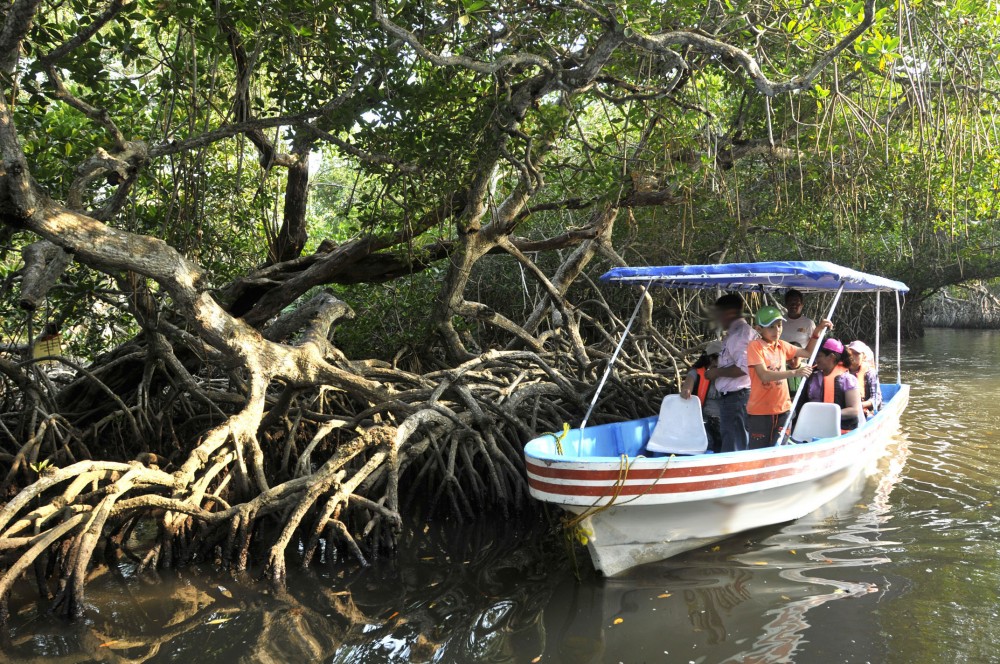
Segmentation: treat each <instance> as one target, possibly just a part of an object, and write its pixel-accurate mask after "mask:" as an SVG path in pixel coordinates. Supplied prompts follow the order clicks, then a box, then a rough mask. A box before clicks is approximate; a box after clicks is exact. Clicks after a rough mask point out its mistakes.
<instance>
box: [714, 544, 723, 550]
mask: <svg viewBox="0 0 1000 664" xmlns="http://www.w3.org/2000/svg"><path fill="white" fill-rule="evenodd" d="M721 549H722V547H721V546H719V545H715V546H713V547H712V551H719V550H721Z"/></svg>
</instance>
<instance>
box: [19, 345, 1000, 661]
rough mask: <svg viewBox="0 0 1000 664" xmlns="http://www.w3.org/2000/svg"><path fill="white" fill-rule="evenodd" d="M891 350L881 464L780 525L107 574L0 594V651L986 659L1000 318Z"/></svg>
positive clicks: (993, 625) (203, 656) (468, 543)
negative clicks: (227, 569) (296, 569)
mask: <svg viewBox="0 0 1000 664" xmlns="http://www.w3.org/2000/svg"><path fill="white" fill-rule="evenodd" d="M890 352H891V349H890ZM904 357H905V360H904V369H905V370H904V380H905V381H907V382H910V383H911V384H912V385H913V393H912V398H911V402H910V408H909V410H908V411H907V413H906V414H905V415H904V421H903V428H902V433H901V434H900V435H899V436H898V437H897V438H896V439H895V440H893V441H891V442H890V443H889V445H888V448H887V453H886V455H885V456H884V457H883V459H882V461H881V463H880V465H879V468H878V471H877V472H876V473H874V474H873V475H871V476H870V477H868V478H867V479H865V480H863V481H861V482H859V485H858V487H857V488H856V490H854V491H853V492H850V493H849V494H845V495H844V496H843V498H842V499H841V500H839V501H837V502H836V503H835V504H831V505H829V506H827V507H826V508H825V509H823V510H822V511H821V512H818V513H815V514H813V515H810V516H809V517H807V518H804V519H801V520H799V521H797V522H795V523H792V524H786V525H784V526H776V527H773V528H767V529H763V530H759V531H755V532H753V533H749V534H746V535H743V536H738V537H734V538H732V539H730V540H727V541H725V542H722V543H721V544H720V545H718V546H716V547H710V548H706V549H704V550H699V551H693V552H690V553H689V554H686V555H684V556H681V557H679V558H675V559H673V560H670V561H666V562H663V563H659V564H655V565H648V566H645V567H642V568H639V569H637V570H633V572H631V573H630V574H628V575H627V576H625V577H623V578H619V579H613V580H603V579H600V578H597V577H596V576H595V575H594V574H593V572H592V570H591V569H590V567H589V563H588V562H587V560H586V555H585V553H584V552H583V551H582V550H581V551H578V553H579V558H578V560H577V563H576V564H574V561H573V558H572V557H571V555H570V553H569V550H568V549H567V547H566V546H565V543H564V542H563V541H562V539H561V538H560V537H558V536H553V535H551V534H549V533H547V532H546V531H545V529H544V528H542V527H535V528H511V529H510V530H509V531H504V530H502V529H499V530H498V529H497V528H496V527H484V526H481V527H476V528H470V527H468V526H466V527H463V528H455V527H450V526H449V527H443V528H441V529H432V530H430V531H429V532H428V533H426V534H421V535H420V536H418V537H415V538H412V542H413V544H412V545H411V546H410V547H409V548H408V549H407V550H406V551H403V552H401V555H400V556H399V558H398V559H397V561H396V562H394V563H391V564H390V563H382V564H379V565H376V566H375V567H373V568H371V569H368V570H365V571H363V572H360V573H357V574H352V575H347V576H341V575H338V574H334V573H331V572H324V571H322V570H317V571H315V572H309V573H304V572H301V573H298V574H297V575H293V578H292V579H291V580H290V582H289V585H288V588H287V590H286V591H283V592H280V593H279V592H274V591H270V590H268V588H267V586H264V585H261V584H254V583H252V582H250V583H243V582H241V580H238V579H233V578H231V577H229V576H226V575H220V574H218V573H215V572H213V571H211V570H198V569H193V570H186V571H184V572H183V573H181V574H160V575H158V576H155V577H154V576H148V577H142V578H125V577H122V576H120V575H118V574H112V573H110V572H106V573H104V574H103V575H101V576H99V577H98V578H96V579H94V580H93V581H92V582H91V584H90V586H89V589H90V590H89V594H88V601H89V603H90V608H89V610H88V613H87V617H86V619H85V620H83V621H79V622H77V623H73V624H68V623H65V622H63V621H61V620H57V619H54V618H52V617H50V616H48V615H46V614H45V613H44V611H41V610H40V608H39V607H37V606H36V605H34V604H32V603H24V602H23V600H22V603H20V604H17V602H16V601H15V603H14V605H13V606H12V608H13V609H14V610H15V612H16V614H15V616H14V620H13V630H12V632H11V633H10V634H9V635H8V636H6V637H5V638H6V639H8V640H7V641H6V642H5V643H3V644H2V651H0V660H2V659H3V658H4V657H6V658H7V659H9V660H11V661H18V662H22V661H32V660H38V661H46V662H49V661H55V662H85V661H109V662H110V661H152V662H185V663H190V662H198V663H201V662H235V661H246V662H306V661H324V662H338V663H339V662H404V661H439V662H507V661H515V662H535V661H538V662H573V663H577V662H628V663H631V662H681V663H687V662H698V663H701V662H706V663H715V662H747V663H758V662H801V663H805V662H809V663H811V662H823V663H826V662H872V663H875V662H890V663H896V662H899V663H904V662H905V663H910V662H920V663H922V662H928V663H930V662H935V663H936V662H992V661H1000V616H998V612H1000V598H998V587H1000V556H998V550H1000V532H998V531H1000V524H998V516H997V509H996V507H994V503H995V502H1000V496H998V495H997V494H998V487H1000V477H998V473H997V472H996V471H994V468H997V467H998V462H1000V332H979V331H976V332H964V331H962V332H956V331H944V330H931V331H929V332H928V334H927V336H926V337H925V338H924V339H922V340H919V341H915V342H912V343H909V344H908V345H907V346H906V348H905V353H904ZM887 368H888V367H887ZM497 520H500V519H499V516H498V518H497ZM456 530H457V531H458V533H456ZM576 571H578V573H579V576H580V579H579V580H577V578H576Z"/></svg>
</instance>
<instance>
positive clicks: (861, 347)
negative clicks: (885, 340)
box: [847, 341, 875, 362]
mask: <svg viewBox="0 0 1000 664" xmlns="http://www.w3.org/2000/svg"><path fill="white" fill-rule="evenodd" d="M847 347H848V348H850V349H851V350H853V351H854V352H855V353H858V354H859V355H861V356H862V357H863V358H865V359H866V360H868V361H869V362H874V361H875V353H873V352H872V349H871V348H870V347H869V346H868V344H866V343H865V342H864V341H852V342H851V343H849V344H847Z"/></svg>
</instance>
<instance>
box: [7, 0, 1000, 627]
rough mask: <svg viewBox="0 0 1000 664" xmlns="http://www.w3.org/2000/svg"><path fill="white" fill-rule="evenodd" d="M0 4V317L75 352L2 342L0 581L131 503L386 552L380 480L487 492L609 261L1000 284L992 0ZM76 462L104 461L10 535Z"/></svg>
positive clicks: (661, 319) (240, 529) (586, 314)
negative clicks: (8, 561)
mask: <svg viewBox="0 0 1000 664" xmlns="http://www.w3.org/2000/svg"><path fill="white" fill-rule="evenodd" d="M3 11H4V14H3V28H2V30H0V72H2V77H3V93H4V94H3V95H2V100H0V155H2V158H3V172H2V174H0V182H2V186H0V221H2V225H0V271H2V274H0V276H2V277H3V282H2V284H3V285H2V290H0V307H2V308H3V316H2V324H0V333H2V334H3V335H4V336H5V342H6V343H7V345H8V346H9V347H10V349H11V350H13V351H15V352H17V351H19V350H24V348H23V347H24V346H25V345H27V346H31V345H32V344H33V343H34V340H35V337H36V336H38V335H39V333H40V331H41V330H40V326H41V325H42V324H43V323H53V324H55V326H57V327H61V328H62V329H63V330H65V331H66V335H67V337H68V338H67V342H68V347H67V351H68V352H67V355H68V356H69V357H68V358H62V359H60V360H53V361H58V362H61V364H62V366H65V367H66V368H67V369H68V370H70V373H72V374H73V377H72V380H71V381H70V382H69V383H68V384H54V383H53V382H52V381H51V380H49V379H48V377H46V376H44V375H41V374H40V373H39V364H38V362H37V361H35V360H32V359H23V358H22V359H21V360H17V359H4V357H2V356H0V374H2V376H3V378H2V380H3V383H2V384H3V390H4V392H3V393H2V397H0V398H2V399H4V405H5V406H6V411H7V413H8V414H7V415H5V416H4V418H6V419H4V418H0V422H2V423H3V427H2V429H3V431H2V437H3V442H2V445H3V448H2V449H3V450H5V451H4V455H5V456H4V457H3V458H4V460H5V461H8V462H9V463H10V471H9V472H8V474H7V478H6V480H5V481H4V485H3V490H4V491H8V492H11V493H13V492H15V491H16V490H18V489H23V491H22V493H20V494H18V498H15V499H14V500H13V501H11V502H10V503H8V505H7V507H5V508H4V509H3V510H2V511H0V544H2V545H3V547H4V549H10V550H13V551H18V552H21V553H23V556H22V557H20V558H17V561H18V563H17V565H15V566H14V567H12V569H11V571H10V572H8V573H7V574H6V575H4V576H3V577H0V595H3V594H4V593H5V592H6V591H7V589H9V587H10V583H11V582H12V580H13V578H15V577H16V576H17V574H19V573H20V572H21V571H22V570H23V569H25V568H26V567H27V566H28V565H29V564H30V563H31V561H33V560H34V558H35V557H37V556H38V555H41V551H43V550H48V549H49V548H51V547H52V545H53V544H54V543H57V542H58V541H60V540H61V539H66V538H74V539H73V540H72V541H73V542H74V544H73V549H72V551H73V553H72V556H70V558H67V559H65V560H64V566H63V568H62V570H63V571H62V572H61V573H62V574H63V577H62V578H63V579H64V580H66V579H68V580H69V581H70V583H69V584H68V585H64V586H63V588H64V589H63V591H62V593H61V595H60V596H59V597H57V603H59V602H62V604H61V605H63V606H65V607H68V608H69V609H70V610H71V611H73V610H76V608H75V607H78V606H79V601H78V600H79V596H81V595H82V584H83V580H82V579H83V577H84V575H85V572H86V566H87V565H88V564H89V561H90V557H91V554H92V552H93V550H94V547H95V546H96V542H97V541H98V540H99V539H100V538H101V537H103V536H105V535H107V536H110V537H112V539H113V538H114V537H115V536H119V537H120V536H121V535H122V533H127V532H130V528H132V527H134V524H135V523H136V520H137V519H139V518H141V517H142V516H143V515H146V514H149V513H151V512H153V513H156V514H158V515H161V517H158V518H160V525H161V530H160V532H161V535H160V541H159V544H157V545H156V547H155V548H154V549H153V551H152V552H151V553H149V554H148V555H147V557H146V563H148V564H172V562H174V561H176V560H181V559H184V558H185V557H188V558H191V557H194V556H196V555H209V554H207V553H206V551H214V550H215V549H214V548H213V547H215V546H219V547H221V548H222V549H224V554H223V556H222V557H223V558H224V559H226V560H227V561H229V562H231V563H232V564H234V565H236V566H240V565H243V566H245V565H246V564H247V556H248V555H249V554H248V552H249V543H250V541H251V539H253V538H255V537H259V535H257V534H256V533H257V532H258V531H257V527H258V524H259V523H260V521H261V520H262V519H264V518H265V517H269V518H271V519H275V518H277V517H276V515H278V514H283V515H284V516H283V517H282V519H279V521H280V525H279V531H280V532H279V536H278V537H277V539H276V540H274V541H273V542H272V545H271V547H270V549H269V551H270V553H269V556H268V569H269V570H270V572H271V574H272V576H273V577H274V578H278V579H280V578H281V577H282V576H283V574H284V551H285V548H286V547H287V546H288V544H289V542H290V541H291V540H292V539H293V538H294V537H301V538H302V539H303V541H304V542H305V543H306V548H305V551H306V552H307V553H306V555H305V562H308V560H309V559H310V558H311V557H312V555H313V552H314V551H315V550H316V542H317V541H318V540H319V538H320V537H321V536H323V537H329V538H330V539H331V541H338V542H340V545H341V546H344V547H346V548H347V549H349V550H350V551H351V552H352V553H354V554H355V556H356V557H357V558H359V559H363V554H362V550H361V548H360V547H359V545H358V544H357V541H358V540H364V539H365V538H368V536H369V535H370V534H371V533H372V532H376V533H383V534H384V535H385V538H384V540H383V541H390V540H391V539H392V531H393V528H394V527H395V524H398V519H399V509H400V496H399V492H400V486H401V485H400V482H401V481H402V483H403V484H402V486H404V488H405V487H409V486H412V487H415V488H414V489H413V492H412V493H413V495H421V492H422V491H424V490H426V491H428V492H429V494H430V498H429V499H428V500H427V501H426V502H429V503H430V504H431V505H432V507H431V508H430V509H432V510H433V509H434V508H433V506H434V505H437V504H438V502H439V501H443V502H448V503H450V505H451V508H452V511H453V512H454V513H466V514H470V513H473V512H474V510H473V509H472V507H471V505H472V504H473V503H475V502H476V501H477V500H494V501H500V502H502V503H504V504H508V503H511V502H516V501H517V500H520V498H518V496H521V495H523V479H522V478H521V475H522V474H521V473H520V471H519V464H520V456H519V447H518V442H519V441H522V440H523V439H524V438H525V437H526V436H528V435H531V434H532V433H535V432H538V431H542V430H547V429H557V428H559V427H560V426H561V423H562V422H563V421H569V420H572V419H573V418H574V417H578V415H579V412H580V410H581V409H582V407H583V403H582V401H583V399H582V397H581V394H587V393H588V391H589V390H590V389H591V386H592V383H593V378H594V376H595V372H597V371H598V369H599V368H600V367H601V366H602V363H603V362H604V360H605V359H606V358H607V356H608V352H607V348H608V345H609V343H610V342H611V340H612V339H613V337H614V335H615V333H616V332H617V331H618V330H620V328H621V326H622V315H621V311H620V305H621V304H622V302H621V300H622V299H627V298H628V297H631V295H629V294H627V293H626V294H621V295H617V296H614V295H608V294H604V293H602V292H601V290H600V289H598V288H596V287H595V286H594V285H593V281H592V277H593V273H594V271H595V270H598V269H603V268H604V267H607V266H608V265H622V264H643V263H675V262H722V261H726V260H737V259H739V260H754V259H781V258H824V259H829V260H835V261H839V262H843V263H845V264H848V265H851V266H852V267H857V268H860V269H864V270H867V271H872V272H881V273H884V274H886V275H887V276H892V277H898V278H901V279H903V280H905V281H907V282H909V283H910V285H911V286H912V287H913V288H914V289H915V291H916V294H917V300H918V301H919V299H920V298H922V297H923V296H925V295H926V294H928V293H930V292H932V291H934V290H935V289H938V288H940V287H942V286H945V285H948V284H954V283H959V282H962V281H964V280H967V279H972V278H988V277H993V276H997V275H1000V260H998V258H997V241H996V236H997V224H998V220H997V205H998V191H1000V173H998V166H997V159H996V151H997V149H998V147H997V145H998V144H997V138H998V136H997V125H996V118H997V110H998V108H997V107H998V103H1000V102H998V96H1000V85H998V83H1000V81H998V79H1000V73H998V70H997V66H998V57H997V56H998V49H1000V46H998V44H1000V40H998V36H1000V35H998V28H1000V16H998V14H997V13H996V12H995V10H994V8H993V7H992V5H991V3H988V2H980V1H976V0H955V1H953V2H948V3H940V2H928V1H927V0H909V1H904V0H898V1H897V2H883V1H881V0H879V1H877V0H859V1H857V2H843V1H840V0H815V1H810V2H800V1H798V0H796V1H794V2H792V1H785V0H777V1H776V2H762V1H760V0H707V1H706V0H698V1H694V0H679V1H677V2H669V3H664V2H660V1H654V0H646V1H638V0H635V1H633V0H629V1H628V2H599V1H593V0H563V1H558V2H549V1H545V0H511V1H509V2H502V3H501V2H487V1H485V0H460V1H454V0H426V1H424V0H400V1H396V0H373V1H372V2H342V1H339V0H338V1H337V2H331V1H324V0H282V1H280V2H267V3H263V2H256V1H253V0H237V1H223V0H213V1H212V2H190V1H188V0H156V1H152V0H135V1H133V2H127V1H125V0H111V1H110V2H108V3H105V4H97V3H88V2H83V1H82V0H63V1H60V2H42V1H41V0H14V1H13V2H12V3H10V4H9V5H8V6H6V7H5V9H4V10H3ZM666 298H667V302H666V303H665V306H664V307H662V308H661V312H660V313H658V314H657V316H658V318H657V325H652V313H651V312H650V311H649V308H648V306H647V308H646V309H645V310H644V316H643V323H642V327H643V333H642V334H640V335H638V338H637V339H636V340H635V341H634V344H635V345H634V346H632V347H630V348H629V349H628V350H627V351H626V353H625V354H624V355H623V358H622V360H621V362H622V366H621V368H622V369H628V371H627V372H626V371H623V372H622V373H621V375H618V376H616V378H615V379H614V381H613V382H614V383H615V387H614V389H613V390H612V393H611V394H612V396H610V397H609V401H607V402H606V405H610V404H612V403H619V404H627V405H623V406H621V407H622V408H623V409H624V410H623V411H622V412H621V413H620V414H621V415H622V416H624V415H627V414H628V412H629V410H630V409H631V410H635V409H636V408H637V407H638V404H641V403H642V401H643V400H644V399H648V398H649V397H650V395H654V394H658V393H660V392H661V391H662V390H663V389H667V388H668V385H669V379H670V378H672V377H676V376H677V375H678V373H679V371H680V369H679V364H682V363H683V361H684V356H685V351H686V350H689V349H691V348H693V347H694V346H695V345H696V343H697V334H698V333H699V332H700V331H701V329H700V328H699V326H698V324H697V321H694V320H693V319H692V318H691V317H690V316H688V315H687V314H689V313H690V312H691V311H694V312H695V313H697V304H698V303H697V301H688V300H683V299H680V298H679V296H678V297H676V298H675V297H674V296H666ZM671 298H673V299H671ZM355 314H357V317H358V319H357V320H356V321H355V322H354V323H350V324H347V325H344V326H342V329H341V330H339V331H338V333H337V339H338V343H337V344H336V345H335V344H334V343H333V341H332V332H331V330H332V328H333V326H335V324H336V323H337V321H338V320H341V319H345V318H350V317H353V316H355ZM667 331H673V332H676V333H677V334H676V335H673V336H670V335H666V334H664V333H665V332H667ZM71 358H76V359H75V360H74V359H71ZM665 367H666V368H667V369H665ZM664 373H666V375H667V378H666V379H665V378H664ZM626 374H627V375H626ZM526 386H530V389H524V388H525V387H526ZM331 395H333V396H331ZM614 399H619V400H620V401H618V402H615V401H614ZM442 430H447V431H448V433H447V435H444V434H442V433H441V431H442ZM105 458H107V459H110V460H109V461H98V459H105ZM134 459H138V460H140V461H141V464H142V465H141V468H140V467H136V466H134V465H129V464H128V463H127V462H129V461H131V460H134ZM43 462H45V463H49V464H51V466H49V470H48V471H47V472H46V473H45V474H42V473H41V471H40V470H39V468H41V467H42V466H40V464H41V463H43ZM81 464H83V465H81ZM55 468H57V470H53V469H55ZM428 468H431V469H432V470H427V469H428ZM168 471H169V472H168ZM348 471H349V472H348ZM83 477H86V478H90V479H95V481H97V480H100V481H101V482H104V483H106V484H105V485H104V486H105V488H104V489H102V490H101V491H97V492H93V493H91V494H85V495H83V496H79V495H78V494H74V496H73V498H71V499H70V501H71V502H72V500H74V499H77V498H78V499H79V504H80V506H81V507H80V510H79V511H76V512H70V513H62V512H60V513H59V514H60V516H59V518H58V519H55V521H54V522H57V525H52V526H50V529H49V530H44V529H43V530H42V531H40V534H38V535H35V536H31V537H29V536H27V535H25V534H24V528H26V524H27V523H28V522H29V521H30V520H31V519H29V518H28V517H27V516H26V513H27V512H26V511H27V510H29V509H31V508H32V506H33V505H34V504H35V503H34V501H36V500H38V499H40V498H42V497H51V495H54V494H55V493H58V492H59V491H62V490H63V489H64V488H65V486H66V483H69V484H70V485H71V486H75V484H73V483H74V482H79V481H80V479H79V478H83ZM401 477H402V480H401ZM439 480H440V481H439ZM428 487H429V488H428ZM137 491H138V493H139V495H135V494H136V492H137ZM120 496H125V498H121V499H119V497H120ZM477 496H478V498H477ZM348 507H350V508H351V509H347V508H348ZM53 509H54V508H53ZM351 515H358V516H351ZM352 519H356V520H357V521H352ZM231 524H235V525H231ZM302 524H308V525H302ZM216 532H219V533H228V534H226V535H225V542H226V544H225V546H224V547H223V546H222V545H221V544H218V541H219V540H218V537H223V535H219V536H218V537H216V539H213V537H215V535H213V534H212V533H216ZM15 537H16V538H20V539H19V540H17V541H14V540H11V539H10V538H15ZM369 539H373V540H378V537H374V536H373V537H372V538H369ZM6 541H11V542H13V543H12V544H11V545H10V546H9V547H8V546H7V545H6ZM192 542H197V544H195V543H192ZM206 542H207V543H206ZM199 547H201V548H199ZM53 555H57V554H53ZM69 560H72V561H73V565H76V567H72V566H71V565H70V562H69ZM234 561H235V562H234ZM66 588H68V590H66Z"/></svg>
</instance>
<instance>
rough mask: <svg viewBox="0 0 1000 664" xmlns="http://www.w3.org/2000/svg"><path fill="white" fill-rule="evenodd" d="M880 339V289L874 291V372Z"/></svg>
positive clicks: (876, 368) (876, 369)
mask: <svg viewBox="0 0 1000 664" xmlns="http://www.w3.org/2000/svg"><path fill="white" fill-rule="evenodd" d="M881 339H882V291H875V373H878V363H879V357H880V354H879V347H880V340H881Z"/></svg>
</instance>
